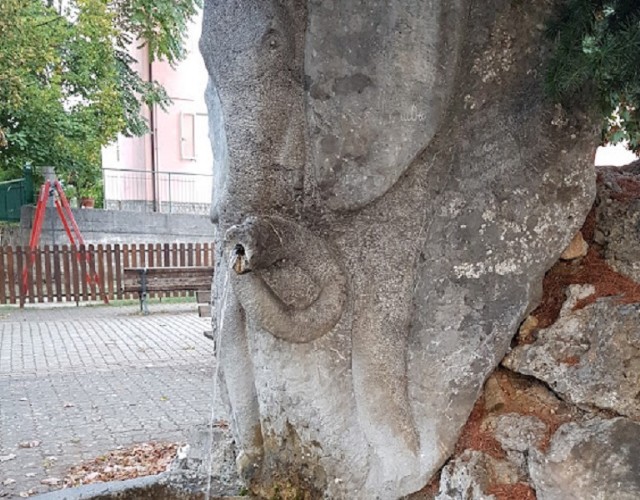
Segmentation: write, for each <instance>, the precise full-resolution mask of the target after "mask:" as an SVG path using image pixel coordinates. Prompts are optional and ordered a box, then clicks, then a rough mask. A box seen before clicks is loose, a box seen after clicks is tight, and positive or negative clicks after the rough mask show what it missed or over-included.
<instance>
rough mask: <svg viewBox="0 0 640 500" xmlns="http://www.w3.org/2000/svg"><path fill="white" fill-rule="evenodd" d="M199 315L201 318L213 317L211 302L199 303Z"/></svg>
mask: <svg viewBox="0 0 640 500" xmlns="http://www.w3.org/2000/svg"><path fill="white" fill-rule="evenodd" d="M198 316H200V317H201V318H210V317H211V304H199V305H198Z"/></svg>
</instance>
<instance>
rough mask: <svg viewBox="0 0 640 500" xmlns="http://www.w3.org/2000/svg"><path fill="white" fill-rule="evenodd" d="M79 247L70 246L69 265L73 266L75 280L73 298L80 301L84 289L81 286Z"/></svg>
mask: <svg viewBox="0 0 640 500" xmlns="http://www.w3.org/2000/svg"><path fill="white" fill-rule="evenodd" d="M78 255H79V253H78V247H76V246H75V245H72V246H70V247H69V265H70V266H71V279H72V280H73V300H75V301H76V302H80V295H81V293H82V291H81V290H82V289H81V288H80V261H79V260H78Z"/></svg>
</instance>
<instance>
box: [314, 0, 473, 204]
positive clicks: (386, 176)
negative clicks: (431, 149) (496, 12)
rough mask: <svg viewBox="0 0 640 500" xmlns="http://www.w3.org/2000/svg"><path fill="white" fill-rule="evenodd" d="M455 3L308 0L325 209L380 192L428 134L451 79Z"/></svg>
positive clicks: (458, 17)
mask: <svg viewBox="0 0 640 500" xmlns="http://www.w3.org/2000/svg"><path fill="white" fill-rule="evenodd" d="M461 3H462V2H461V0H452V1H450V2H433V1H415V0H397V1H394V2H387V1H384V2H383V1H366V2H365V1H354V2H342V1H332V0H331V1H326V0H323V1H320V0H313V1H311V2H310V5H309V25H308V32H307V37H306V47H305V52H306V53H305V74H306V90H307V92H306V99H307V122H308V126H309V137H310V157H311V161H312V169H313V175H314V176H315V181H316V183H317V188H318V190H319V192H320V193H321V196H322V197H323V199H324V200H325V202H326V203H327V205H328V206H329V207H330V208H331V209H334V210H351V209H356V208H360V207H362V206H364V205H366V204H367V203H369V202H371V201H373V200H375V199H376V198H378V197H380V196H381V195H383V194H384V193H385V192H386V191H387V190H388V189H389V188H390V187H391V186H393V185H394V184H395V183H396V181H397V180H398V178H399V177H400V176H401V175H402V173H403V172H404V171H405V170H406V169H407V168H408V166H409V165H410V164H411V162H412V161H413V159H414V158H415V157H416V156H417V155H418V154H419V153H420V152H421V151H422V150H423V149H424V148H425V147H426V146H427V145H428V144H429V142H430V141H431V139H432V138H433V136H434V134H435V133H436V131H437V129H438V127H439V125H440V122H441V120H442V116H443V114H444V109H445V106H446V103H447V100H448V98H449V95H450V90H451V88H452V87H453V82H452V80H453V74H454V69H455V66H456V59H457V52H458V44H459V43H458V42H459V40H458V39H457V38H456V37H457V36H458V35H459V31H460V30H458V29H457V26H458V24H459V23H461V21H462V17H463V12H462V10H463V9H462V6H461Z"/></svg>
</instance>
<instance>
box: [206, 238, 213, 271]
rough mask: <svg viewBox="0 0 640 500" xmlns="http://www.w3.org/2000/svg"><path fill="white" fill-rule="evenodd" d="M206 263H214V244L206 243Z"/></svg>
mask: <svg viewBox="0 0 640 500" xmlns="http://www.w3.org/2000/svg"><path fill="white" fill-rule="evenodd" d="M204 265H205V266H212V265H213V245H210V244H209V243H205V244H204Z"/></svg>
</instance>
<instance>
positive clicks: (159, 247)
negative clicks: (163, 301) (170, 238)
mask: <svg viewBox="0 0 640 500" xmlns="http://www.w3.org/2000/svg"><path fill="white" fill-rule="evenodd" d="M154 252H155V260H154V262H155V263H156V266H158V267H163V266H162V245H161V244H160V243H156V244H155V245H154ZM159 296H160V297H168V295H167V294H166V293H161V294H160V295H159Z"/></svg>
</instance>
